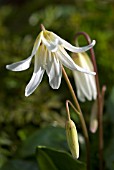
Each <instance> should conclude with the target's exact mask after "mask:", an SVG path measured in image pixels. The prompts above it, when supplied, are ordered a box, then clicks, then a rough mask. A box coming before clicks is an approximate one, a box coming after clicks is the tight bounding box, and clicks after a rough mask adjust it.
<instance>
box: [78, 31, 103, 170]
mask: <svg viewBox="0 0 114 170" xmlns="http://www.w3.org/2000/svg"><path fill="white" fill-rule="evenodd" d="M79 35H83V36H84V37H85V38H86V40H87V42H88V44H90V43H91V39H90V37H89V35H88V34H87V33H85V32H78V33H77V34H76V36H75V40H76V38H77V37H78V36H79ZM90 54H91V60H92V63H93V66H94V71H95V72H96V76H95V80H96V87H97V94H98V97H97V98H98V100H97V101H98V115H97V116H98V125H99V170H103V120H102V119H103V101H104V95H102V94H101V92H100V85H99V77H98V71H97V64H96V59H95V54H94V50H93V48H91V49H90ZM104 93H105V91H104Z"/></svg>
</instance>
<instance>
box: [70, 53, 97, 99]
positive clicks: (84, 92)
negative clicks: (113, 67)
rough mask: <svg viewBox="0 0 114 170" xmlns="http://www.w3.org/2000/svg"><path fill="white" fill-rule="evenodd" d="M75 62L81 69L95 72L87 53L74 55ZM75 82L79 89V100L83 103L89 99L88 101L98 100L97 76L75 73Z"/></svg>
mask: <svg viewBox="0 0 114 170" xmlns="http://www.w3.org/2000/svg"><path fill="white" fill-rule="evenodd" d="M72 58H73V60H74V62H75V63H76V64H77V65H79V66H80V67H82V68H84V69H87V70H88V71H90V72H91V71H93V70H94V68H93V64H92V62H91V60H90V58H89V56H88V55H87V53H78V54H74V53H73V55H72ZM73 75H74V81H75V85H76V89H77V96H78V99H79V100H80V101H82V102H84V101H85V99H86V98H87V99H88V100H92V99H94V100H95V99H96V97H97V88H96V82H95V76H93V75H89V74H83V73H81V72H77V71H73Z"/></svg>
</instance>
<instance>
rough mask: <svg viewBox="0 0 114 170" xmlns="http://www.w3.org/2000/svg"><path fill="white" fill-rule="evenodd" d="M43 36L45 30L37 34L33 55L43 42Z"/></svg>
mask: <svg viewBox="0 0 114 170" xmlns="http://www.w3.org/2000/svg"><path fill="white" fill-rule="evenodd" d="M42 36H43V31H41V33H40V34H39V35H38V36H37V38H36V40H35V43H34V47H33V50H32V54H31V55H32V56H33V55H35V54H36V51H37V50H38V48H39V45H40V43H41V39H42Z"/></svg>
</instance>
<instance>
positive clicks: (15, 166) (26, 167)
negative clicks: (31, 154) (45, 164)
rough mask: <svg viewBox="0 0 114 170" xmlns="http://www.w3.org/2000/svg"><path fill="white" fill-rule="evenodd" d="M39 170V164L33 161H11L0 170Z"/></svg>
mask: <svg viewBox="0 0 114 170" xmlns="http://www.w3.org/2000/svg"><path fill="white" fill-rule="evenodd" d="M31 169H32V170H38V168H37V164H36V163H35V162H32V161H23V160H18V159H17V160H11V161H8V162H6V163H5V164H4V166H3V167H2V168H0V170H31Z"/></svg>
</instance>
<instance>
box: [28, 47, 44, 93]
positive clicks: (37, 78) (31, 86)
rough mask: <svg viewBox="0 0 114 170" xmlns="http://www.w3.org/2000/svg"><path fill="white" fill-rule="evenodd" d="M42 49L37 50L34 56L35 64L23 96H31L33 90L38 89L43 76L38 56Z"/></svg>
mask: <svg viewBox="0 0 114 170" xmlns="http://www.w3.org/2000/svg"><path fill="white" fill-rule="evenodd" d="M41 51H42V48H39V49H38V51H37V53H36V55H35V63H34V72H33V75H32V78H31V80H30V82H29V83H28V85H27V86H26V89H25V96H29V95H30V94H32V93H33V92H34V91H35V89H36V88H37V87H38V85H39V84H40V82H41V81H42V78H43V75H44V71H45V70H44V69H43V67H42V65H41V63H40V62H41V61H40V54H41Z"/></svg>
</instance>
